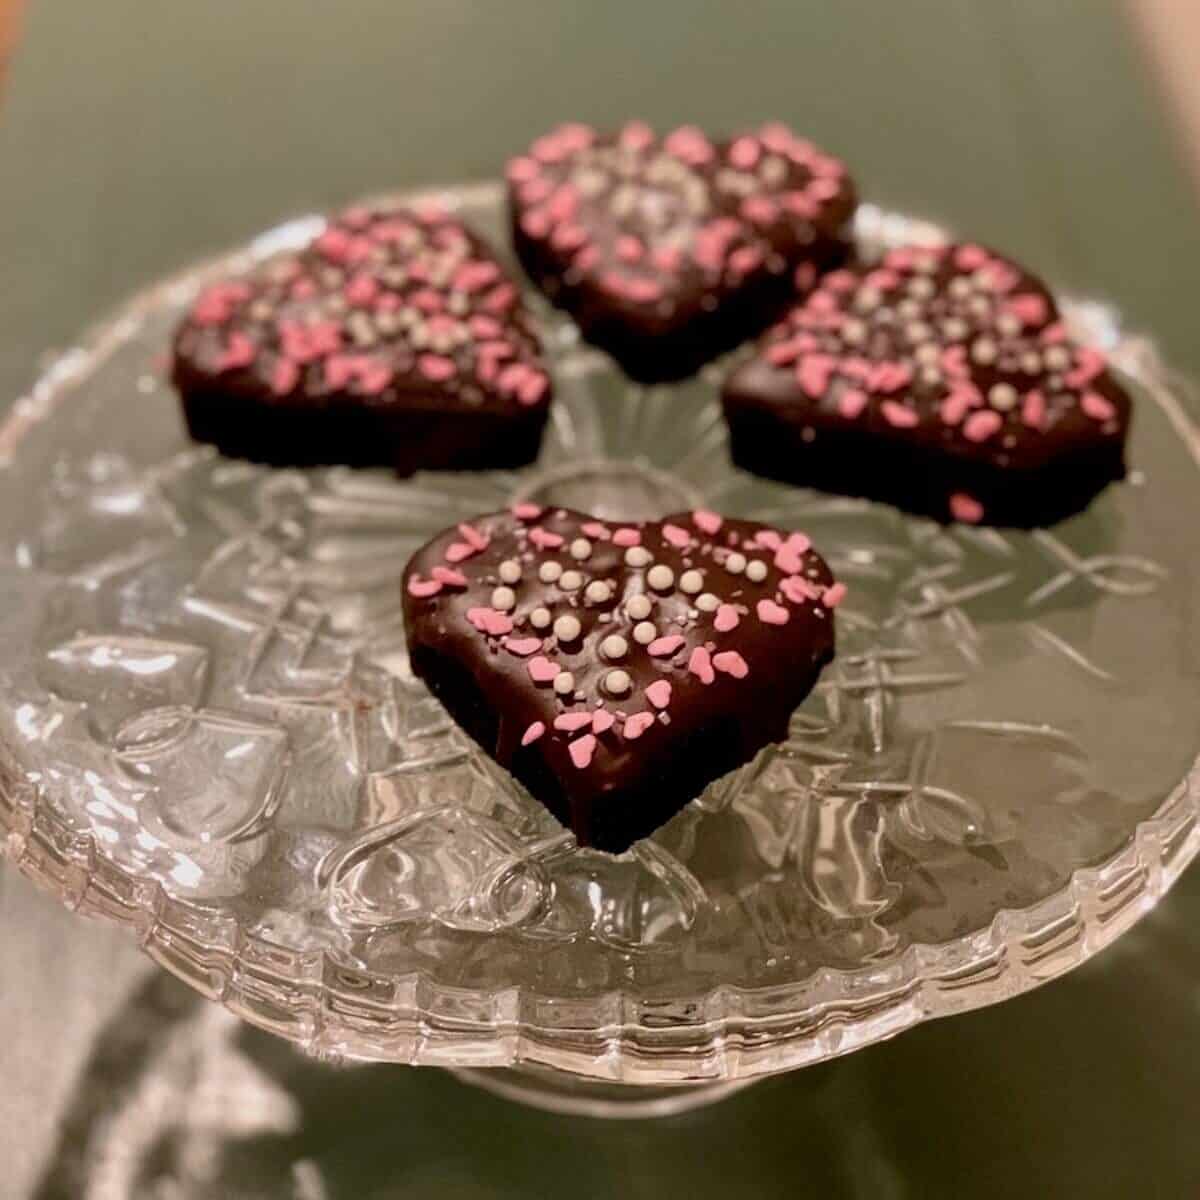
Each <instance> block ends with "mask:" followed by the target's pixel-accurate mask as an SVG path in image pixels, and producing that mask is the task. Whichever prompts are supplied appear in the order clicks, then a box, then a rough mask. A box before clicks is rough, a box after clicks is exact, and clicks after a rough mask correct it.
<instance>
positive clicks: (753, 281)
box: [508, 122, 855, 382]
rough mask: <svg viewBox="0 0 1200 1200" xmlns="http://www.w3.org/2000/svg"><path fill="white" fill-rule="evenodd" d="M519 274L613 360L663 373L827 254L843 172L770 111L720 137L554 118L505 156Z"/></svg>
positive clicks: (767, 308) (744, 329)
mask: <svg viewBox="0 0 1200 1200" xmlns="http://www.w3.org/2000/svg"><path fill="white" fill-rule="evenodd" d="M508 177H509V198H510V208H511V213H512V226H513V245H514V246H515V248H516V251H517V255H518V257H519V258H520V260H521V263H522V264H523V266H524V267H525V269H526V271H527V272H528V273H529V275H530V277H531V278H532V279H533V280H534V282H535V283H536V284H537V285H538V287H540V288H541V289H542V290H543V291H544V292H545V293H546V294H547V296H549V297H550V299H551V300H553V301H554V303H556V304H558V305H559V306H561V307H562V308H564V309H565V310H566V311H567V312H569V313H570V314H571V316H572V317H573V318H574V319H575V321H576V323H577V324H578V326H579V328H580V331H581V332H582V334H583V336H584V338H585V339H586V340H587V341H589V342H592V343H593V344H594V345H597V346H600V347H601V348H603V349H604V350H607V351H608V352H609V353H610V354H611V355H612V356H613V357H614V358H615V359H616V360H617V361H618V363H619V364H620V365H621V367H622V368H623V369H624V371H625V372H626V374H628V375H629V376H631V377H632V378H634V379H638V380H643V381H647V382H651V381H657V380H669V379H679V378H683V377H685V376H687V375H691V374H693V373H694V372H695V371H696V370H698V369H699V367H700V366H702V365H703V364H704V363H705V362H708V361H709V360H710V359H712V358H715V357H716V356H717V355H719V354H721V353H723V352H724V351H726V350H729V349H731V348H732V347H734V346H736V345H738V344H739V343H741V342H742V341H744V340H745V339H746V338H747V337H750V336H753V335H754V334H756V333H758V332H759V331H761V330H762V329H763V328H765V327H766V326H767V325H768V324H769V323H770V322H771V321H772V320H774V319H775V318H776V317H777V316H778V315H779V313H780V312H781V311H782V310H783V308H784V307H786V306H787V304H788V303H790V302H791V301H792V300H793V299H794V297H795V295H796V289H797V288H798V287H799V288H801V289H806V288H807V287H808V286H810V285H811V282H812V280H813V278H814V277H815V275H816V273H817V272H818V271H820V270H823V269H825V268H827V267H830V266H833V265H835V264H837V263H839V262H841V261H842V260H843V259H844V258H845V256H846V252H847V244H846V240H845V237H844V226H845V224H846V222H847V220H848V219H849V217H850V216H851V214H852V213H853V211H854V207H855V191H854V184H853V182H852V181H851V179H850V178H849V176H848V175H847V174H846V171H845V167H844V166H843V164H842V163H841V162H839V161H838V160H837V159H835V158H832V157H830V156H829V155H826V154H824V153H823V152H822V151H820V150H818V149H817V148H816V147H814V146H813V145H812V144H811V143H809V142H807V141H805V140H804V139H802V138H798V137H796V136H795V135H794V134H793V133H792V132H791V131H790V130H788V129H787V128H786V127H785V126H782V125H780V124H778V123H772V124H769V125H765V126H763V127H762V128H761V129H759V130H757V131H755V132H753V133H747V134H742V135H740V136H738V137H735V138H733V139H731V140H729V141H725V142H710V141H709V139H708V138H707V137H706V136H705V135H704V134H703V133H702V132H701V131H700V130H698V129H695V128H694V127H691V126H684V127H682V128H681V129H677V130H675V131H674V132H673V133H671V134H668V135H666V136H665V137H664V138H662V139H661V140H660V139H658V138H657V137H655V135H654V134H653V132H652V131H651V130H650V129H649V128H648V127H647V126H645V125H643V124H642V123H640V122H630V123H629V124H628V125H626V126H625V127H624V128H623V129H621V130H620V131H618V132H617V133H614V134H600V133H597V132H595V131H594V130H592V129H590V128H589V127H587V126H584V125H564V126H560V127H559V128H558V129H555V130H553V131H551V132H550V133H548V134H546V135H545V136H544V137H541V138H539V139H538V140H537V141H536V142H534V143H533V145H532V146H531V147H530V148H529V150H528V152H527V153H526V154H525V155H523V156H521V157H520V158H517V159H514V160H512V162H510V163H509V168H508Z"/></svg>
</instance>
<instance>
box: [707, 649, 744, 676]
mask: <svg viewBox="0 0 1200 1200" xmlns="http://www.w3.org/2000/svg"><path fill="white" fill-rule="evenodd" d="M713 666H714V667H716V668H717V670H718V671H724V673H725V674H726V675H732V676H733V678H734V679H745V678H746V676H747V675H749V674H750V668H749V667H748V666H747V665H746V660H745V659H744V658H743V657H742V656H741V655H740V654H739V653H738V652H737V651H736V650H722V651H721V653H720V654H714V655H713Z"/></svg>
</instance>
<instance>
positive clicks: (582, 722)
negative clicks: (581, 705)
mask: <svg viewBox="0 0 1200 1200" xmlns="http://www.w3.org/2000/svg"><path fill="white" fill-rule="evenodd" d="M591 723H592V714H591V713H586V712H573V713H562V714H560V715H559V716H557V717H555V718H554V728H555V729H561V730H562V731H563V732H564V733H578V732H579V730H581V729H586V728H587V727H588V726H589V725H591Z"/></svg>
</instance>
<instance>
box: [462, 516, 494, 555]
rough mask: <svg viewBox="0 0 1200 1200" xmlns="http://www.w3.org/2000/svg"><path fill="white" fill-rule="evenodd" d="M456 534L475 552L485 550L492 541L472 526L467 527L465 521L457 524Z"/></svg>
mask: <svg viewBox="0 0 1200 1200" xmlns="http://www.w3.org/2000/svg"><path fill="white" fill-rule="evenodd" d="M458 532H459V533H460V534H461V535H462V540H463V541H464V542H466V543H467V545H469V546H471V547H473V548H474V549H475V550H486V549H487V548H488V546H489V545H490V544H491V541H492V539H491V538H490V537H488V535H487V534H486V533H480V532H479V530H478V529H476V528H475V526H474V525H468V524H467V522H466V521H461V522H459V526H458Z"/></svg>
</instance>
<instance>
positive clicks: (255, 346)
mask: <svg viewBox="0 0 1200 1200" xmlns="http://www.w3.org/2000/svg"><path fill="white" fill-rule="evenodd" d="M179 349H180V353H181V354H183V355H185V356H187V357H190V358H191V359H192V360H193V361H194V362H195V363H196V364H197V366H199V367H200V368H201V369H203V370H207V371H210V372H212V373H213V374H225V373H229V372H234V371H238V372H249V373H250V375H251V376H252V377H255V378H257V379H258V381H259V382H260V383H261V384H262V386H263V387H265V388H266V389H267V390H268V391H270V392H271V393H272V394H274V395H276V396H288V395H291V394H293V393H294V392H296V391H297V390H298V389H302V388H306V389H308V390H310V391H313V392H317V393H332V394H341V393H350V394H356V395H361V396H370V397H377V396H386V395H390V394H392V392H393V389H395V388H397V387H401V388H403V387H404V386H405V385H408V386H409V387H413V388H415V387H420V386H426V387H429V386H432V387H435V388H437V389H439V390H441V391H444V392H446V393H447V394H448V395H456V394H458V393H460V392H462V391H463V390H465V389H474V392H475V393H482V395H484V396H485V397H491V398H493V399H494V400H495V401H496V402H500V401H505V400H507V401H512V402H514V403H516V404H517V405H519V406H522V407H532V406H536V405H540V404H544V403H545V402H546V400H547V398H548V395H549V392H550V380H549V377H548V376H547V374H546V371H545V368H544V366H543V364H542V362H541V360H540V357H539V350H538V343H537V339H536V337H535V336H534V334H533V332H532V330H531V328H530V326H529V323H528V319H527V317H526V315H525V312H524V310H523V308H522V306H521V304H520V296H519V293H518V291H517V288H516V287H515V286H514V284H513V283H512V282H511V281H510V280H508V279H506V278H505V277H504V274H503V272H502V270H501V268H500V266H499V264H498V263H497V262H496V261H495V260H494V259H492V258H491V256H490V252H489V251H488V250H487V249H486V247H484V246H483V244H482V243H481V242H479V241H478V240H477V239H476V238H475V237H474V235H472V234H471V233H470V232H469V231H468V230H467V229H466V227H465V226H464V225H463V224H462V223H461V222H459V221H457V220H456V219H454V218H452V217H450V216H448V215H447V214H445V213H443V212H438V211H437V210H435V209H433V208H426V209H422V210H421V211H417V210H414V209H378V210H376V209H372V208H367V207H364V206H354V207H352V208H348V209H346V210H344V211H343V212H342V213H340V214H338V215H337V216H335V217H333V218H331V220H330V222H329V224H328V226H327V227H326V229H325V230H324V231H323V232H322V233H320V234H319V235H318V236H317V237H316V238H314V240H313V241H312V243H311V244H310V245H309V246H308V247H307V248H305V249H303V250H301V251H300V252H298V253H295V254H292V255H289V256H282V257H279V258H276V259H273V260H270V261H268V262H267V263H265V264H263V266H262V267H260V268H257V269H256V270H255V271H254V272H252V273H251V274H248V275H246V276H245V277H243V278H240V279H234V280H227V281H223V282H219V283H216V284H212V285H210V286H209V287H207V288H205V289H204V291H202V292H201V293H200V295H199V296H198V297H197V298H196V300H195V302H194V303H193V305H192V308H191V310H190V312H189V314H188V320H187V323H186V324H185V326H184V329H183V330H182V331H181V338H180V343H179Z"/></svg>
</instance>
